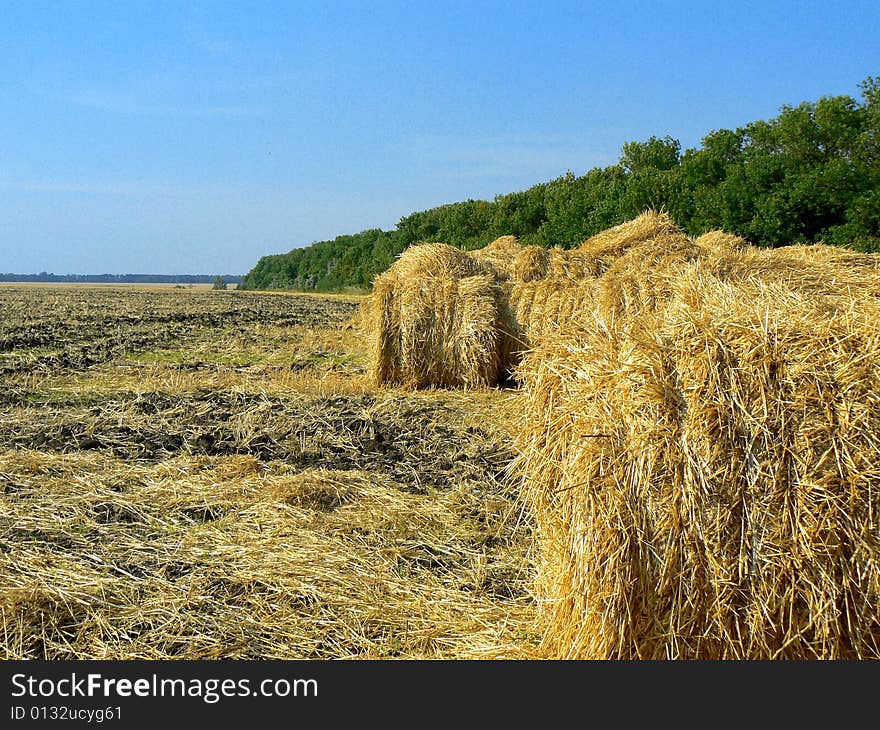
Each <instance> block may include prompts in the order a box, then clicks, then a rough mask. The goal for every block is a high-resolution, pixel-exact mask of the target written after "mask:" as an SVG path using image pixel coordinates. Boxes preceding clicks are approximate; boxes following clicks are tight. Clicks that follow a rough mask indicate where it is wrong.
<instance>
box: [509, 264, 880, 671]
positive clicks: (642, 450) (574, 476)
mask: <svg viewBox="0 0 880 730" xmlns="http://www.w3.org/2000/svg"><path fill="white" fill-rule="evenodd" d="M832 268H833V267H832ZM831 273H833V272H831ZM667 285H668V286H670V287H671V290H672V291H671V295H670V298H669V300H668V302H667V304H666V305H665V306H663V307H659V308H658V307H646V308H644V309H642V310H640V311H636V312H630V314H629V315H628V316H627V317H625V318H620V319H617V320H615V321H612V320H611V319H610V318H609V317H607V316H606V315H605V314H603V312H602V309H601V308H600V307H594V308H592V309H587V310H584V311H583V312H582V313H581V316H579V317H575V318H573V319H571V320H570V321H569V323H568V325H567V327H566V328H564V329H560V330H557V331H556V332H554V336H553V337H545V338H542V339H541V340H539V341H538V343H537V345H536V346H535V349H534V350H532V351H530V352H529V353H527V354H526V356H525V358H524V361H523V363H522V365H521V367H520V368H519V375H520V377H522V378H523V380H524V382H525V385H526V389H527V394H528V408H527V411H526V413H525V417H524V420H523V427H522V428H523V433H524V436H523V439H522V442H521V444H520V446H521V448H522V451H523V456H522V457H521V459H520V462H519V466H520V468H521V469H522V471H523V474H524V477H525V489H526V494H527V497H528V500H529V502H530V505H531V508H532V511H533V514H534V516H535V518H536V520H537V528H538V529H537V532H538V539H539V547H540V561H539V565H538V583H537V586H536V592H537V595H538V598H539V605H540V606H541V610H542V614H543V616H542V617H543V620H544V621H545V626H546V635H545V650H546V651H547V652H548V654H549V655H551V656H556V657H576V658H652V659H653V658H794V659H801V658H813V657H821V658H837V659H854V658H880V489H878V488H877V485H878V484H880V460H878V458H877V453H878V451H880V305H878V302H877V300H876V299H872V298H865V297H862V296H854V295H851V294H849V293H847V292H846V291H841V290H840V289H837V290H836V291H834V290H833V288H832V287H826V289H825V290H824V292H823V293H822V294H816V293H815V292H814V291H809V292H806V293H805V292H803V291H799V290H796V289H792V288H790V287H788V286H785V285H784V284H780V283H769V284H768V283H762V282H760V281H756V280H754V279H747V280H746V279H741V280H737V281H734V282H725V281H723V280H722V279H721V278H720V277H718V276H713V275H711V274H707V273H706V272H705V271H704V270H703V269H702V263H700V262H698V263H695V264H693V265H692V266H691V267H689V268H688V269H687V270H686V271H684V272H683V273H682V274H681V276H679V277H678V278H677V279H676V280H675V281H673V282H672V283H671V284H668V283H667Z"/></svg>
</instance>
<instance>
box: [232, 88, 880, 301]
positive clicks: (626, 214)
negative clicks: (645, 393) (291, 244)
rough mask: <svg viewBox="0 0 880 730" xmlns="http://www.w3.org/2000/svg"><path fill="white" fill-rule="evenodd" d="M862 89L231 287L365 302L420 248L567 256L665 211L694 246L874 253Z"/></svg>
mask: <svg viewBox="0 0 880 730" xmlns="http://www.w3.org/2000/svg"><path fill="white" fill-rule="evenodd" d="M860 90H861V95H860V99H858V100H857V99H855V98H853V97H851V96H828V97H823V98H821V99H819V101H816V102H803V103H801V104H798V105H797V106H787V105H786V106H783V107H782V108H781V110H780V113H779V115H778V116H777V117H776V118H774V119H770V120H766V121H757V122H752V123H750V124H747V125H745V126H744V127H740V128H738V129H735V130H730V129H721V130H717V131H713V132H710V133H709V134H708V135H706V136H705V137H704V138H703V140H702V143H701V145H700V146H699V147H697V148H694V149H688V150H685V151H682V149H681V144H680V143H679V141H678V140H676V139H673V138H672V137H669V136H666V137H662V138H660V137H651V138H650V139H649V140H647V141H645V142H628V143H626V144H624V145H623V147H622V150H621V155H620V159H619V161H618V163H617V164H615V165H611V166H608V167H604V168H598V167H597V168H594V169H592V170H590V171H589V172H587V173H586V174H584V175H580V176H576V175H574V174H572V173H571V172H569V173H568V174H566V175H564V176H562V177H559V178H557V179H555V180H551V181H550V182H546V183H540V184H538V185H534V186H533V187H531V188H528V189H527V190H523V191H520V192H515V193H509V194H506V195H499V196H497V197H496V198H495V199H494V200H493V201H486V200H466V201H464V202H459V203H452V204H449V205H443V206H440V207H437V208H432V209H430V210H426V211H419V212H416V213H412V214H410V215H408V216H405V217H404V218H401V220H400V222H399V223H398V224H397V226H396V228H395V229H394V230H391V231H383V230H381V229H372V230H368V231H362V232H361V233H355V234H351V235H344V236H338V237H337V238H335V239H333V240H331V241H320V242H317V243H313V244H312V245H311V246H308V247H306V248H297V249H294V250H292V251H290V252H288V253H284V254H278V255H274V256H265V257H263V258H262V259H260V261H259V262H258V263H257V265H256V266H255V267H254V268H253V269H252V270H251V271H250V272H249V273H248V274H246V275H245V276H244V278H243V280H242V282H241V284H240V285H239V288H240V289H299V290H306V291H309V290H317V291H334V290H341V289H346V288H362V289H366V288H369V287H370V286H371V283H372V280H373V277H374V276H375V275H376V274H379V273H381V272H383V271H385V270H386V269H387V268H388V267H389V266H390V265H391V264H392V263H393V261H394V258H395V256H397V255H398V254H399V253H401V252H402V251H403V250H404V249H406V248H407V247H408V246H410V245H412V244H415V243H420V242H426V241H443V242H446V243H449V244H452V245H454V246H458V247H460V248H463V249H474V248H479V247H481V246H484V245H485V244H486V243H488V242H489V241H491V240H493V239H494V238H496V237H498V236H501V235H507V234H513V235H516V236H517V237H518V238H519V239H520V240H521V241H522V242H523V243H526V244H537V245H540V246H554V245H556V246H562V247H566V248H568V247H572V246H576V245H577V244H579V243H580V242H581V241H583V240H584V239H585V238H587V237H588V236H590V235H592V234H594V233H596V232H598V231H601V230H603V229H605V228H609V227H611V226H613V225H617V224H618V223H621V222H623V221H625V220H628V219H631V218H633V217H635V216H636V215H638V214H639V213H641V212H642V211H644V210H645V209H648V208H655V209H663V210H666V211H668V212H669V213H670V214H671V215H672V217H673V219H674V220H675V221H676V223H678V225H679V226H681V227H682V228H683V229H684V230H685V231H686V232H688V233H690V234H692V235H698V234H701V233H705V232H706V231H709V230H713V229H718V228H720V229H723V230H725V231H728V232H730V233H736V234H737V235H740V236H742V237H743V238H745V239H747V240H748V241H750V242H751V243H753V244H755V245H757V246H771V247H775V246H785V245H788V244H793V243H815V242H818V241H824V242H825V243H829V244H833V245H839V246H845V247H848V248H852V249H855V250H858V251H866V252H880V78H874V77H870V76H869V77H868V78H867V79H866V80H865V81H863V82H862V83H861V84H860Z"/></svg>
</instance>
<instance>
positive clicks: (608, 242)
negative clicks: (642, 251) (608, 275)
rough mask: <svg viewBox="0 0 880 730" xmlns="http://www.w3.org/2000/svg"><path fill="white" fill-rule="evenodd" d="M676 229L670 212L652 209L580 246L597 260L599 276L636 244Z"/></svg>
mask: <svg viewBox="0 0 880 730" xmlns="http://www.w3.org/2000/svg"><path fill="white" fill-rule="evenodd" d="M674 233H680V231H679V229H678V227H677V226H676V225H675V223H674V222H673V221H672V218H670V217H669V215H668V214H666V213H662V212H658V211H655V210H648V211H645V212H644V213H642V214H641V215H639V216H637V217H636V218H633V220H631V221H627V222H626V223H621V224H620V225H619V226H614V227H613V228H609V229H607V230H605V231H601V232H599V233H597V234H595V235H594V236H590V237H589V238H588V239H587V240H586V241H584V242H583V243H582V244H581V245H580V247H579V250H580V251H582V252H583V253H584V254H585V255H586V256H588V257H589V258H591V259H593V260H594V261H595V264H594V266H595V267H596V268H597V269H598V271H597V273H596V275H597V276H598V275H599V274H602V273H604V272H605V271H606V270H607V269H608V267H609V266H610V265H611V264H612V263H613V261H614V260H615V259H616V258H618V257H619V256H620V255H621V254H622V253H623V252H624V251H626V250H627V249H628V248H629V247H630V246H632V245H633V244H636V243H642V242H644V241H649V240H650V239H652V238H657V237H658V236H660V235H664V234H674Z"/></svg>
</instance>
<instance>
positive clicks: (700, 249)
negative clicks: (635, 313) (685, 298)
mask: <svg viewBox="0 0 880 730" xmlns="http://www.w3.org/2000/svg"><path fill="white" fill-rule="evenodd" d="M719 233H720V232H719ZM702 240H703V243H701V242H700V239H697V240H696V241H695V240H694V239H692V238H689V237H688V236H686V235H685V234H683V233H681V232H680V231H668V232H665V233H661V234H660V235H658V236H655V237H653V238H649V239H647V240H645V241H634V242H631V243H629V244H628V247H627V248H626V250H624V251H623V252H622V253H621V254H620V256H619V257H618V258H617V259H616V260H614V261H613V262H611V263H610V265H609V267H608V270H607V271H606V272H605V273H604V274H603V275H602V277H601V278H600V279H599V280H598V281H597V284H596V286H597V288H598V291H599V296H600V298H601V303H602V307H603V308H604V311H605V313H606V316H608V317H611V318H613V317H620V316H622V315H624V314H625V313H626V312H628V311H631V310H636V309H643V308H646V307H647V308H653V307H657V306H661V305H662V304H663V302H665V301H666V299H667V298H668V296H669V293H670V286H671V283H672V282H673V281H675V279H676V278H677V277H678V276H679V275H680V274H681V272H682V271H684V270H685V269H686V268H687V267H688V266H690V265H691V264H692V263H693V262H695V261H698V260H702V259H704V258H707V257H718V256H721V255H723V254H725V253H728V252H733V251H739V250H740V248H739V246H740V244H739V243H738V241H742V239H736V237H735V236H728V235H727V234H723V233H721V234H720V235H713V236H711V237H710V238H706V237H703V238H702ZM742 245H745V243H744V242H742Z"/></svg>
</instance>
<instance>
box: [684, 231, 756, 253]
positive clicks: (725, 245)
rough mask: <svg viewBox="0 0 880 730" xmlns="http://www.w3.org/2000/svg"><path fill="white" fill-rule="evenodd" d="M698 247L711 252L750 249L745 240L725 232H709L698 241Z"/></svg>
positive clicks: (698, 238) (699, 237)
mask: <svg viewBox="0 0 880 730" xmlns="http://www.w3.org/2000/svg"><path fill="white" fill-rule="evenodd" d="M696 243H697V245H698V246H702V247H703V248H705V249H707V250H709V251H741V250H743V249H745V248H746V247H748V245H749V244H748V243H747V242H746V240H745V239H744V238H740V237H739V236H736V235H734V234H732V233H725V232H724V231H709V232H708V233H704V234H703V235H702V236H698V237H697V239H696Z"/></svg>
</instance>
